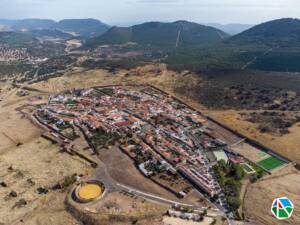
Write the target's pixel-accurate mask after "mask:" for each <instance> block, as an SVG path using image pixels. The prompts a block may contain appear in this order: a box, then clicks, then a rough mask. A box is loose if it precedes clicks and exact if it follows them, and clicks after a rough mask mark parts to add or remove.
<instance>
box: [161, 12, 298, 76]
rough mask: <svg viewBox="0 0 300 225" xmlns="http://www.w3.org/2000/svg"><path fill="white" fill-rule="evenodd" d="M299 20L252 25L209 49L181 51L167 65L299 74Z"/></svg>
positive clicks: (173, 55)
mask: <svg viewBox="0 0 300 225" xmlns="http://www.w3.org/2000/svg"><path fill="white" fill-rule="evenodd" d="M299 61H300V20H298V19H291V18H284V19H279V20H273V21H269V22H266V23H262V24H259V25H257V26H254V27H252V28H250V29H248V30H246V31H244V32H242V33H240V34H237V35H235V36H232V37H230V38H228V39H227V40H225V41H224V42H221V43H218V44H216V45H214V46H211V47H209V48H199V47H197V48H195V47H194V48H181V49H177V50H176V51H174V52H173V53H172V54H171V55H170V57H169V58H168V59H167V62H168V63H169V64H170V65H172V66H174V67H176V68H189V69H194V70H206V69H209V70H214V69H218V70H228V69H242V70H244V69H255V70H265V71H289V72H299V71H300V64H299Z"/></svg>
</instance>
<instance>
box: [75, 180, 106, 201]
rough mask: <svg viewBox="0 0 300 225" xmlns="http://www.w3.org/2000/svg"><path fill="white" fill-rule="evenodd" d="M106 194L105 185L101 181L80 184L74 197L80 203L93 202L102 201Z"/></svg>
mask: <svg viewBox="0 0 300 225" xmlns="http://www.w3.org/2000/svg"><path fill="white" fill-rule="evenodd" d="M104 192H105V187H104V185H103V184H102V183H101V182H99V181H87V182H83V183H81V184H79V185H78V186H77V187H76V188H75V190H74V195H75V198H76V200H77V201H79V202H80V203H88V202H93V201H96V200H98V199H100V198H101V197H102V196H103V194H104Z"/></svg>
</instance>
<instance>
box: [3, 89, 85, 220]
mask: <svg viewBox="0 0 300 225" xmlns="http://www.w3.org/2000/svg"><path fill="white" fill-rule="evenodd" d="M7 93H8V94H9V92H6V93H2V94H5V96H6V97H7V98H5V99H4V100H3V101H2V102H1V107H0V182H1V186H0V202H1V204H0V224H5V225H6V224H30V225H31V224H33V225H35V224H37V225H38V224H43V225H44V224H74V225H75V224H79V223H78V222H77V221H76V220H75V219H74V218H73V217H72V216H71V215H70V214H68V213H67V212H66V211H65V209H64V203H63V202H64V198H65V193H60V192H57V191H51V190H49V192H48V193H47V194H39V193H38V190H37V189H38V188H41V187H42V188H46V189H49V188H50V187H52V186H54V185H55V184H57V182H58V181H61V180H63V179H64V178H65V177H66V176H70V175H72V174H74V173H77V174H83V175H85V174H87V173H89V171H90V167H89V165H88V164H86V162H85V161H82V160H81V159H79V158H77V157H71V156H69V155H66V154H64V153H61V152H60V149H59V147H58V146H56V145H53V144H51V143H50V142H49V141H47V140H45V139H43V138H41V137H40V135H41V134H42V133H43V130H42V129H40V128H38V127H36V126H35V125H33V124H32V123H31V122H30V121H29V120H28V119H26V118H24V117H23V116H22V115H21V114H20V113H19V112H17V111H16V109H17V108H18V107H20V106H22V105H24V104H26V102H27V98H28V97H30V96H28V97H25V98H24V97H23V98H19V97H17V96H15V93H12V94H10V95H7Z"/></svg>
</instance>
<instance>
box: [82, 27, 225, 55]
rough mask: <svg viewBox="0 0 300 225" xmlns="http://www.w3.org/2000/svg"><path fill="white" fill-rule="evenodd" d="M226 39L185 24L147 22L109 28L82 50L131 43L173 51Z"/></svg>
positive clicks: (219, 33) (207, 29) (218, 33)
mask: <svg viewBox="0 0 300 225" xmlns="http://www.w3.org/2000/svg"><path fill="white" fill-rule="evenodd" d="M228 37H229V35H228V34H226V33H224V32H223V31H221V30H218V29H216V28H213V27H209V26H203V25H200V24H197V23H191V22H187V21H177V22H174V23H161V22H148V23H144V24H140V25H135V26H132V27H112V28H111V29H109V30H108V31H107V32H105V33H104V34H103V35H101V36H99V37H96V38H92V39H90V40H88V41H87V42H86V46H87V47H90V48H94V47H96V46H98V45H103V44H124V43H127V42H135V43H137V44H139V45H142V46H153V47H160V48H163V49H166V48H167V49H173V48H175V47H187V46H197V45H209V44H214V43H218V42H221V41H223V40H224V39H226V38H228Z"/></svg>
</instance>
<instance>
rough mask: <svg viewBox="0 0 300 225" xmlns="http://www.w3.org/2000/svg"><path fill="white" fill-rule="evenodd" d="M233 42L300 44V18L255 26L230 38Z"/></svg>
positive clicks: (285, 45)
mask: <svg viewBox="0 0 300 225" xmlns="http://www.w3.org/2000/svg"><path fill="white" fill-rule="evenodd" d="M229 43H232V44H240V45H246V44H255V45H267V46H273V47H291V46H293V47H295V46H299V45H300V20H299V19H292V18H284V19H278V20H273V21H269V22H266V23H262V24H259V25H257V26H254V27H252V28H250V29H248V30H246V31H244V32H242V33H240V34H238V35H235V36H233V37H231V38H230V39H229Z"/></svg>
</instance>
